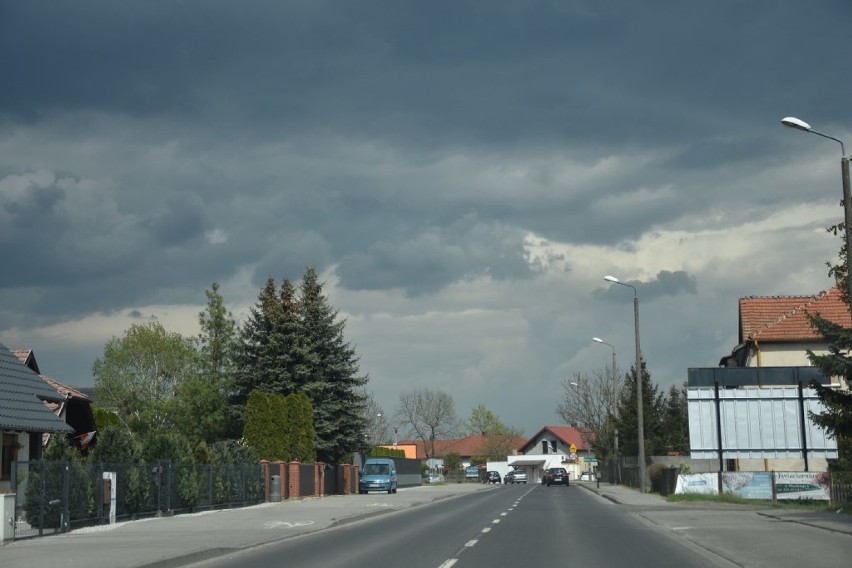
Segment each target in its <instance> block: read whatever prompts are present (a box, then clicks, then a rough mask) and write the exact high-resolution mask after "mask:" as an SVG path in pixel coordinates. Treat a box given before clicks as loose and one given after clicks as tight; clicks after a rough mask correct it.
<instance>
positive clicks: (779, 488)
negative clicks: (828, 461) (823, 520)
mask: <svg viewBox="0 0 852 568" xmlns="http://www.w3.org/2000/svg"><path fill="white" fill-rule="evenodd" d="M775 493H776V496H777V498H778V499H814V500H817V501H829V500H830V499H831V493H830V491H829V478H828V473H826V472H810V471H778V472H775Z"/></svg>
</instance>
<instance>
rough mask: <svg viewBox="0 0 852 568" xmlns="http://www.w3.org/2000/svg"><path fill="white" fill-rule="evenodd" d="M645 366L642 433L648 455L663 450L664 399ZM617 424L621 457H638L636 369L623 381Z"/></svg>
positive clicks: (643, 368) (631, 369)
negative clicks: (662, 407) (662, 417)
mask: <svg viewBox="0 0 852 568" xmlns="http://www.w3.org/2000/svg"><path fill="white" fill-rule="evenodd" d="M641 366H642V427H643V428H642V429H643V431H644V434H645V436H644V438H645V455H646V456H650V455H654V454H656V453H659V452H660V451H661V450H662V448H663V441H662V439H663V436H662V426H661V420H660V416H661V412H660V408H661V405H662V397H661V396H660V394H659V393H658V389H657V386H656V385H654V384H653V383H652V382H651V375H650V374H649V373H648V369H647V367H646V365H645V361H644V359H643V360H642V361H641ZM616 423H617V424H618V439H619V440H620V448H619V453H621V454H622V455H638V454H639V425H638V418H637V416H636V365H635V364H634V365H633V366H632V367H631V368H630V373H628V374H627V375H625V377H624V389H623V390H622V391H621V397H620V399H619V401H618V412H617V418H616Z"/></svg>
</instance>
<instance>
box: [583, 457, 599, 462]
mask: <svg viewBox="0 0 852 568" xmlns="http://www.w3.org/2000/svg"><path fill="white" fill-rule="evenodd" d="M583 461H584V462H585V463H598V458H597V457H595V456H583Z"/></svg>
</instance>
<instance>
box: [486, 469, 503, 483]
mask: <svg viewBox="0 0 852 568" xmlns="http://www.w3.org/2000/svg"><path fill="white" fill-rule="evenodd" d="M500 482H501V479H500V473H499V472H496V471H488V472H486V473H485V483H500Z"/></svg>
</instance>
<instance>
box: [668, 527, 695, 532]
mask: <svg viewBox="0 0 852 568" xmlns="http://www.w3.org/2000/svg"><path fill="white" fill-rule="evenodd" d="M691 528H692V527H688V526H687V527H672V530H673V531H688V530H690V529H691Z"/></svg>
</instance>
